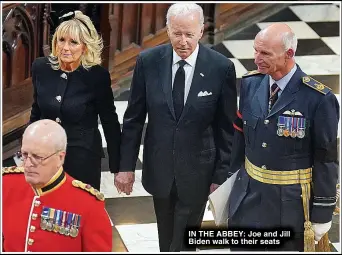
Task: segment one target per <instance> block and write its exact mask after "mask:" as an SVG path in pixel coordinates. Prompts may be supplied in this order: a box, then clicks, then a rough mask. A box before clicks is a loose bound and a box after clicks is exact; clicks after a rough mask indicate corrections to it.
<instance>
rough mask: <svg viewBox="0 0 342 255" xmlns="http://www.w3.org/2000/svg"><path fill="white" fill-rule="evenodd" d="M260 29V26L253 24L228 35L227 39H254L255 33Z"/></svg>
mask: <svg viewBox="0 0 342 255" xmlns="http://www.w3.org/2000/svg"><path fill="white" fill-rule="evenodd" d="M259 31H260V28H259V27H258V26H257V25H256V24H253V25H251V26H249V27H247V28H244V29H243V30H241V31H238V32H237V33H235V34H233V35H231V36H228V37H227V38H225V41H229V40H254V38H255V35H256V34H257V33H258V32H259Z"/></svg>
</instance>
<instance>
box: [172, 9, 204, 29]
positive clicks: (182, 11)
mask: <svg viewBox="0 0 342 255" xmlns="http://www.w3.org/2000/svg"><path fill="white" fill-rule="evenodd" d="M194 12H198V13H199V15H200V25H201V26H204V16H203V9H202V7H201V6H200V5H198V4H195V3H176V4H173V5H171V6H170V8H169V9H168V11H167V14H166V25H167V26H169V24H170V17H172V16H178V15H189V14H192V13H194Z"/></svg>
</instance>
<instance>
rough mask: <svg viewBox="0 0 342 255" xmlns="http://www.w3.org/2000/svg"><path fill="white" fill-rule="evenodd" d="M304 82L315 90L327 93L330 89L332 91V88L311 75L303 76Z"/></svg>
mask: <svg viewBox="0 0 342 255" xmlns="http://www.w3.org/2000/svg"><path fill="white" fill-rule="evenodd" d="M302 80H303V83H304V84H305V85H307V86H309V87H310V88H313V89H314V90H317V91H319V92H321V93H322V94H324V95H325V94H327V93H328V92H329V91H331V90H332V89H331V88H329V87H327V86H325V85H324V84H323V83H321V82H319V81H316V80H315V79H313V78H311V77H310V76H305V77H303V78H302Z"/></svg>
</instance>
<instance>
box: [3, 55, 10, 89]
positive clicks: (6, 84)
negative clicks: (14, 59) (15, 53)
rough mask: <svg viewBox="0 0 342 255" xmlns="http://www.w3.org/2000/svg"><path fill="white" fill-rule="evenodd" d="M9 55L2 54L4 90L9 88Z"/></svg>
mask: <svg viewBox="0 0 342 255" xmlns="http://www.w3.org/2000/svg"><path fill="white" fill-rule="evenodd" d="M9 60H10V59H9V57H8V55H7V53H5V52H2V89H3V90H4V89H5V88H7V87H9V83H10V81H9V76H8V74H9V73H10V69H9V68H10V61H9Z"/></svg>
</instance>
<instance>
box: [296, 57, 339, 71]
mask: <svg viewBox="0 0 342 255" xmlns="http://www.w3.org/2000/svg"><path fill="white" fill-rule="evenodd" d="M295 59H296V62H297V64H298V65H299V66H300V68H301V69H302V70H304V71H305V73H306V74H308V75H329V74H340V69H341V62H340V56H338V55H316V56H296V57H295Z"/></svg>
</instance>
